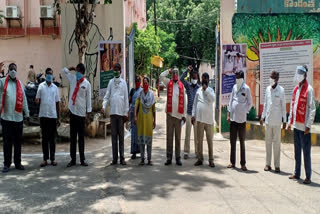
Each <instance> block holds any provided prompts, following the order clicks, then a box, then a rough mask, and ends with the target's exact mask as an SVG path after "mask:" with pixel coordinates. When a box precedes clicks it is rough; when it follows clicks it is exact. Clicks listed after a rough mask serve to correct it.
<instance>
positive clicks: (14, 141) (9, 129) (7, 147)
mask: <svg viewBox="0 0 320 214" xmlns="http://www.w3.org/2000/svg"><path fill="white" fill-rule="evenodd" d="M1 125H2V135H3V153H4V162H3V164H4V165H5V166H7V167H10V165H11V163H12V146H14V164H15V166H20V165H21V143H22V131H23V122H22V121H21V122H13V121H7V120H2V119H1Z"/></svg>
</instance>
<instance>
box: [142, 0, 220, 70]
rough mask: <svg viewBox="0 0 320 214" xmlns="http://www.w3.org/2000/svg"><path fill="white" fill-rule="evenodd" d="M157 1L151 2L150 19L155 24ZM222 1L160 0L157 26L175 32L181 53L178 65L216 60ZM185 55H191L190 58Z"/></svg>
mask: <svg viewBox="0 0 320 214" xmlns="http://www.w3.org/2000/svg"><path fill="white" fill-rule="evenodd" d="M152 3H153V0H148V1H147V7H148V8H149V9H148V13H147V14H148V19H149V20H148V21H149V22H151V23H152V24H154V22H153V21H154V8H153V5H152ZM219 8H220V1H219V0H210V1H208V0H161V1H159V0H157V3H156V12H157V25H158V26H159V27H160V28H161V29H163V30H164V31H165V32H167V33H169V34H170V33H173V34H174V36H175V42H176V44H177V47H176V51H177V53H178V54H179V55H181V57H180V59H179V60H178V61H177V66H178V67H180V68H181V67H186V66H187V65H189V64H193V65H196V66H197V67H198V66H199V65H200V63H201V60H193V59H190V58H195V59H207V60H209V61H210V62H212V63H213V62H214V54H215V26H216V21H217V17H218V16H219ZM184 56H187V57H189V59H186V58H185V57H184Z"/></svg>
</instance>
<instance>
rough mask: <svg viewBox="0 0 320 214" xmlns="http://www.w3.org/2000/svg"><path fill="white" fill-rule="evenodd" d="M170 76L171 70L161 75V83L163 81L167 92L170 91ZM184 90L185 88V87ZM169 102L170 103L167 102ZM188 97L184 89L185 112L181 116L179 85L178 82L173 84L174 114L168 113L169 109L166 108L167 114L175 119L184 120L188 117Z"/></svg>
mask: <svg viewBox="0 0 320 214" xmlns="http://www.w3.org/2000/svg"><path fill="white" fill-rule="evenodd" d="M168 74H169V70H166V71H164V72H162V73H161V74H160V81H162V82H163V83H164V84H165V86H166V88H167V90H168V85H169V82H170V79H169V78H167V76H168ZM183 88H184V87H183ZM167 102H168V101H167ZM187 104H188V103H187V96H186V91H185V89H184V110H183V114H180V113H179V111H178V109H179V83H178V81H177V82H176V83H173V93H172V113H168V112H167V107H166V112H167V114H169V115H171V116H172V117H175V118H177V119H182V117H185V116H186V113H187Z"/></svg>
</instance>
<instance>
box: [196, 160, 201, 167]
mask: <svg viewBox="0 0 320 214" xmlns="http://www.w3.org/2000/svg"><path fill="white" fill-rule="evenodd" d="M202 164H203V162H202V161H201V160H197V162H195V163H194V165H195V166H201V165H202Z"/></svg>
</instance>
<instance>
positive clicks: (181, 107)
mask: <svg viewBox="0 0 320 214" xmlns="http://www.w3.org/2000/svg"><path fill="white" fill-rule="evenodd" d="M178 83H179V106H178V112H179V113H180V114H183V113H184V87H183V84H182V82H181V81H179V82H178ZM172 97H173V80H170V82H169V85H168V92H167V113H172Z"/></svg>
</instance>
